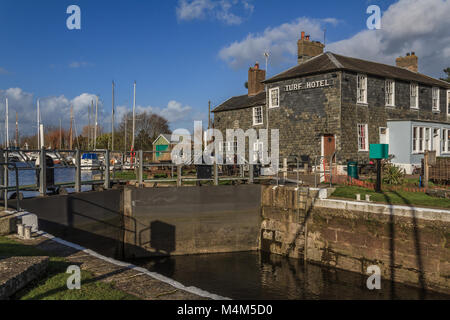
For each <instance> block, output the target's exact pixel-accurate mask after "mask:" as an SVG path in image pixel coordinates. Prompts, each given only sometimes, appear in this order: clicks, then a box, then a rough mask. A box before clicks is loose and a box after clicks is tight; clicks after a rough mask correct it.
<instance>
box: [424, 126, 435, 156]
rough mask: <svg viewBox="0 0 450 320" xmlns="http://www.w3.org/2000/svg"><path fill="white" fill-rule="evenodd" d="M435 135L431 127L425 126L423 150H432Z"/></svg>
mask: <svg viewBox="0 0 450 320" xmlns="http://www.w3.org/2000/svg"><path fill="white" fill-rule="evenodd" d="M432 136H433V134H432V131H431V128H425V129H424V131H423V142H424V144H423V151H424V152H425V151H426V150H428V151H431V137H432Z"/></svg>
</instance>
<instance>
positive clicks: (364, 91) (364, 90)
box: [356, 73, 367, 104]
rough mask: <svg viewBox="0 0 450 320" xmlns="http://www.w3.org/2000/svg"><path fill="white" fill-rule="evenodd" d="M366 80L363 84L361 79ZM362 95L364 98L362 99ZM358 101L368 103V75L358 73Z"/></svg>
mask: <svg viewBox="0 0 450 320" xmlns="http://www.w3.org/2000/svg"><path fill="white" fill-rule="evenodd" d="M362 79H363V80H364V83H363V85H362V86H361V83H360V82H361V80H362ZM361 97H362V99H360V98H361ZM356 103H362V104H367V75H366V74H361V73H358V75H357V76H356Z"/></svg>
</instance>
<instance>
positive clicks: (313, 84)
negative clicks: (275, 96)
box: [284, 79, 333, 92]
mask: <svg viewBox="0 0 450 320" xmlns="http://www.w3.org/2000/svg"><path fill="white" fill-rule="evenodd" d="M332 85H333V80H328V79H327V80H318V81H308V82H299V83H294V84H288V85H285V86H284V91H286V92H289V91H297V90H305V89H315V88H324V87H329V86H332Z"/></svg>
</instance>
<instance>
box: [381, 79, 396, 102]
mask: <svg viewBox="0 0 450 320" xmlns="http://www.w3.org/2000/svg"><path fill="white" fill-rule="evenodd" d="M384 88H385V102H386V106H387V107H395V80H392V79H386V80H385V82H384ZM391 100H392V101H391Z"/></svg>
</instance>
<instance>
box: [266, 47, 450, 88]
mask: <svg viewBox="0 0 450 320" xmlns="http://www.w3.org/2000/svg"><path fill="white" fill-rule="evenodd" d="M338 70H344V71H353V72H360V73H365V74H369V75H375V76H379V77H383V78H388V79H395V80H403V81H413V82H418V83H421V84H426V85H431V86H439V87H443V88H450V84H449V83H448V82H445V81H442V80H439V79H434V78H431V77H429V76H427V75H424V74H421V73H418V72H413V71H410V70H408V69H405V68H400V67H397V66H391V65H387V64H382V63H378V62H372V61H367V60H362V59H357V58H351V57H346V56H342V55H339V54H335V53H332V52H326V53H323V54H321V55H318V56H317V57H314V58H312V59H310V60H309V61H307V62H305V63H303V64H300V65H297V66H295V67H293V68H291V69H288V70H286V71H284V72H282V73H280V74H278V75H276V76H274V77H272V78H270V79H267V80H265V81H264V83H271V82H277V81H281V80H287V79H292V78H297V77H302V76H306V75H311V74H318V73H323V72H331V71H338Z"/></svg>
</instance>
